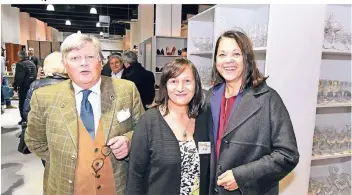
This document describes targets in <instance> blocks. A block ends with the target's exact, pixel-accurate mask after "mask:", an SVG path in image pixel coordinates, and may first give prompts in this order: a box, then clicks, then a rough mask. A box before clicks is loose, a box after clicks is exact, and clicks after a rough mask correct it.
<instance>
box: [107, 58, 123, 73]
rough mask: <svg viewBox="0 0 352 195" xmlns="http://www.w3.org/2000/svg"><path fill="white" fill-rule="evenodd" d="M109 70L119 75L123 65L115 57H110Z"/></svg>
mask: <svg viewBox="0 0 352 195" xmlns="http://www.w3.org/2000/svg"><path fill="white" fill-rule="evenodd" d="M109 63H110V68H111V71H112V72H113V73H115V74H116V73H119V72H120V71H121V70H122V68H123V63H122V62H121V60H120V59H119V58H117V57H110V60H109Z"/></svg>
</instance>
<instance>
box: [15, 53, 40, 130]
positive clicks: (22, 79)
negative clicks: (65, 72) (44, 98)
mask: <svg viewBox="0 0 352 195" xmlns="http://www.w3.org/2000/svg"><path fill="white" fill-rule="evenodd" d="M18 56H19V57H20V58H21V60H20V61H18V62H17V63H16V72H15V80H14V83H13V90H14V91H17V92H18V99H19V103H18V104H19V105H18V107H19V110H20V114H21V121H20V122H18V124H19V125H21V124H22V122H24V121H25V118H24V115H23V106H24V101H25V100H26V95H27V92H28V90H29V87H30V85H31V83H32V82H33V81H35V80H36V79H37V68H36V66H35V64H34V63H33V62H32V61H31V60H29V59H28V56H27V53H26V51H23V50H21V51H19V52H18Z"/></svg>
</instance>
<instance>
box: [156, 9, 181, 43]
mask: <svg viewBox="0 0 352 195" xmlns="http://www.w3.org/2000/svg"><path fill="white" fill-rule="evenodd" d="M181 11H182V5H181V4H179V5H175V4H172V5H169V4H157V5H156V11H155V35H157V36H175V37H179V36H180V35H181V17H182V15H181Z"/></svg>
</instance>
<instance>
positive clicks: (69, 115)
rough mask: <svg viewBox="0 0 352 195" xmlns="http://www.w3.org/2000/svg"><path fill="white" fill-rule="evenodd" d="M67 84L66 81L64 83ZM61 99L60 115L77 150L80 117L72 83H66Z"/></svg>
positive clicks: (62, 89)
mask: <svg viewBox="0 0 352 195" xmlns="http://www.w3.org/2000/svg"><path fill="white" fill-rule="evenodd" d="M64 82H65V81H64ZM60 94H61V97H59V101H58V103H59V104H60V105H58V106H59V107H60V114H61V117H62V118H63V120H64V122H65V125H66V128H67V130H68V132H69V134H70V136H71V139H72V142H73V144H74V146H75V148H76V149H77V143H78V117H77V109H76V99H75V94H74V90H73V87H72V84H71V81H68V82H66V85H64V86H63V87H62V88H61V92H60Z"/></svg>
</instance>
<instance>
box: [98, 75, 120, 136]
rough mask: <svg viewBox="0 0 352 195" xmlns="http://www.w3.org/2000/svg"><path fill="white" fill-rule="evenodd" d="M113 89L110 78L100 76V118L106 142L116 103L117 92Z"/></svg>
mask: <svg viewBox="0 0 352 195" xmlns="http://www.w3.org/2000/svg"><path fill="white" fill-rule="evenodd" d="M114 89H115V87H114V85H113V83H112V79H110V78H106V77H102V78H101V86H100V90H101V120H102V122H103V131H104V135H105V139H107V142H108V140H109V139H110V138H111V137H110V136H111V135H110V134H109V133H110V130H111V125H112V122H113V119H114V115H115V114H114V112H115V110H116V103H118V101H116V99H117V98H118V96H117V95H118V93H116V92H115V90H114Z"/></svg>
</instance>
